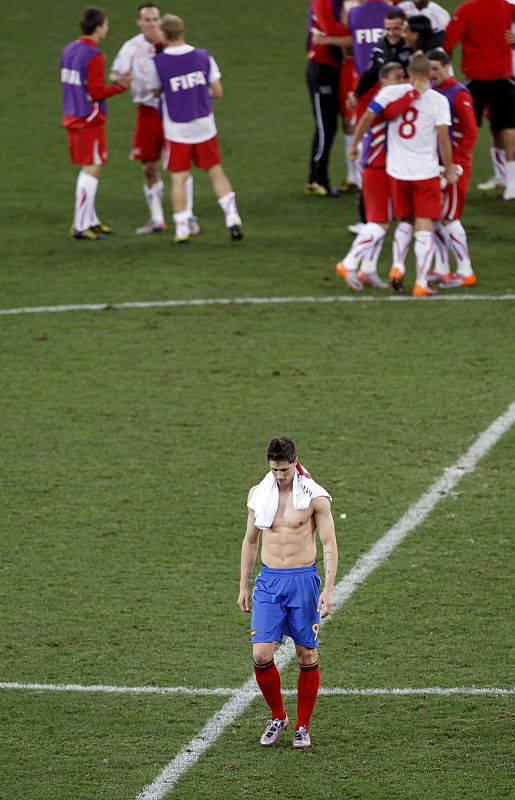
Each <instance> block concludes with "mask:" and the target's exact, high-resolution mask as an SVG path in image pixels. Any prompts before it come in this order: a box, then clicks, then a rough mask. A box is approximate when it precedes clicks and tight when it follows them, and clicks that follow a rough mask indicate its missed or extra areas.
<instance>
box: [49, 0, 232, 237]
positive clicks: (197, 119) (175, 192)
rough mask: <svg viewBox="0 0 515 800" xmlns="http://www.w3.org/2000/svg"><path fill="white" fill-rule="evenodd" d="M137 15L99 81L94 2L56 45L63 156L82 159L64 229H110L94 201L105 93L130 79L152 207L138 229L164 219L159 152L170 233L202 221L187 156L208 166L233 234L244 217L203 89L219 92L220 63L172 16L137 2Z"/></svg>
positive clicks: (194, 230)
mask: <svg viewBox="0 0 515 800" xmlns="http://www.w3.org/2000/svg"><path fill="white" fill-rule="evenodd" d="M136 22H137V25H138V27H139V29H140V33H139V34H138V35H136V36H134V37H133V38H131V39H130V40H129V41H127V42H126V43H125V44H124V45H123V46H122V48H121V49H120V51H119V53H118V55H117V56H116V58H115V60H114V63H113V65H112V69H111V73H110V78H111V80H112V81H113V83H112V84H111V85H106V84H105V79H104V56H103V54H102V53H101V51H100V50H99V43H100V42H101V41H102V40H103V39H104V38H105V37H106V35H107V32H108V29H109V22H108V18H107V14H106V12H105V11H103V10H102V9H100V8H97V7H95V6H90V7H88V8H86V9H85V10H84V12H83V14H82V17H81V20H80V27H81V31H82V36H80V37H79V38H78V39H76V40H75V41H73V42H71V43H70V44H69V45H67V47H65V49H64V51H63V53H62V55H61V62H60V68H61V71H60V75H61V85H62V92H63V123H64V127H65V128H66V130H67V135H68V149H69V153H70V158H71V161H72V163H73V164H76V165H78V166H80V167H81V169H80V172H79V175H78V178H77V184H76V192H75V214H74V220H73V224H72V227H71V236H72V237H73V238H74V239H79V240H90V241H96V240H100V239H104V238H105V237H106V236H107V235H108V234H109V233H111V227H110V226H109V225H107V224H106V223H104V222H102V220H101V219H100V218H99V217H98V215H97V213H96V209H95V198H96V192H97V187H98V182H99V179H100V175H101V168H102V165H103V164H104V163H105V162H106V160H107V150H106V135H105V123H106V103H105V101H106V99H107V98H108V97H111V96H113V95H115V94H120V93H121V92H124V91H125V90H126V89H128V88H129V86H130V87H131V91H132V98H133V101H134V103H135V104H136V108H137V111H136V124H135V129H134V137H133V143H132V152H131V158H133V159H136V160H139V161H141V164H142V167H143V174H144V186H143V191H144V194H145V200H146V203H147V206H148V210H149V213H150V218H149V220H148V222H147V223H145V225H143V226H142V227H140V228H138V229H137V230H136V233H137V234H140V235H142V234H152V233H158V232H160V231H163V230H165V229H166V228H167V225H166V222H165V218H164V212H163V193H164V186H163V181H162V180H161V177H160V168H159V164H160V160H161V157H162V156H163V167H164V169H165V170H167V171H169V172H170V173H171V200H172V208H173V211H174V214H173V219H174V223H175V237H174V241H175V242H177V243H181V244H183V243H187V242H188V241H189V239H190V236H194V235H196V234H198V233H199V230H200V229H199V225H198V220H197V218H196V217H195V215H194V213H193V179H192V177H191V173H190V166H191V162H192V161H193V162H194V163H195V165H196V166H197V167H199V168H201V169H205V170H206V171H207V173H208V175H209V178H210V180H211V183H212V186H213V190H214V193H215V195H216V197H217V199H218V204H219V206H220V208H221V210H222V212H223V214H224V218H225V225H226V227H227V228H228V230H229V234H230V238H231V240H233V241H240V240H241V239H242V238H243V231H242V221H241V217H240V215H239V212H238V208H237V205H236V198H235V194H234V192H233V190H232V186H231V184H230V182H229V180H228V178H227V176H226V174H225V172H224V170H223V168H222V163H221V162H222V160H221V156H220V151H219V147H218V138H217V130H216V125H215V119H214V115H213V112H212V107H211V99H212V98H220V97H222V95H223V89H222V84H221V81H220V78H221V73H220V70H219V68H218V66H217V64H216V62H215V60H214V58H213V57H212V56H211V55H210V54H209V53H208V51H207V50H202V49H200V48H194V47H191V46H190V45H188V44H187V43H186V42H185V39H184V23H183V21H182V19H181V18H180V17H177V16H175V15H172V14H166V15H164V16H163V17H162V18H161V12H160V9H159V7H158V6H156V5H155V4H154V3H143V4H142V5H140V6H139V7H138V10H137V18H136Z"/></svg>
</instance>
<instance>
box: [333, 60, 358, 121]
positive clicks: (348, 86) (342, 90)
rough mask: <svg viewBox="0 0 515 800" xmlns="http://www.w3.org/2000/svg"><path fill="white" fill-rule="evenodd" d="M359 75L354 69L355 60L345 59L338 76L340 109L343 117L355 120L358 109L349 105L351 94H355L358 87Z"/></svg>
mask: <svg viewBox="0 0 515 800" xmlns="http://www.w3.org/2000/svg"><path fill="white" fill-rule="evenodd" d="M358 81H359V75H358V73H357V72H356V70H355V69H354V59H353V58H345V61H344V62H343V66H342V67H341V69H340V74H339V76H338V108H339V111H340V114H341V116H342V117H346V118H347V119H351V120H353V119H354V117H355V116H356V109H355V108H350V107H349V104H348V97H349V92H353V91H354V90H355V89H356V86H357V85H358Z"/></svg>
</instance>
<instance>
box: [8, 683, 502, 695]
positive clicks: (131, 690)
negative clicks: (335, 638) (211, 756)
mask: <svg viewBox="0 0 515 800" xmlns="http://www.w3.org/2000/svg"><path fill="white" fill-rule="evenodd" d="M0 689H19V690H25V691H30V692H35V691H36V692H79V693H82V694H160V695H189V696H191V695H194V696H197V697H228V696H231V695H233V694H236V692H240V691H241V689H235V688H232V689H230V688H223V687H217V688H214V689H208V688H203V687H200V688H192V687H190V686H109V685H107V686H104V685H100V684H81V683H19V682H18V681H0ZM282 693H283V695H287V696H295V695H296V694H297V690H296V689H283V690H282ZM249 694H250V695H252V697H258V696H259V695H260V694H261V692H260V690H259V689H257V688H255V687H254V688H253V689H249ZM318 694H319V695H323V696H325V697H335V696H338V697H340V696H344V697H345V696H349V697H375V696H377V695H380V696H393V697H404V696H410V695H428V694H434V695H440V696H442V697H449V696H451V695H462V696H464V697H466V696H475V695H494V696H495V695H500V696H507V695H512V694H515V688H509V689H504V688H501V687H499V686H453V687H442V686H426V687H425V688H420V689H419V688H414V687H404V688H400V689H388V688H379V689H372V688H368V689H355V688H346V687H343V686H337V687H334V688H329V687H322V688H321V689H320V690H319V692H318Z"/></svg>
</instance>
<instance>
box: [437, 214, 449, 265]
mask: <svg viewBox="0 0 515 800" xmlns="http://www.w3.org/2000/svg"><path fill="white" fill-rule="evenodd" d="M448 246H449V236H448V234H447V228H446V226H445V225H442V223H441V222H440V221H439V220H438V222H435V270H434V271H435V273H436V274H437V275H447V274H448V273H449V250H448Z"/></svg>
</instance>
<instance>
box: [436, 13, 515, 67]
mask: <svg viewBox="0 0 515 800" xmlns="http://www.w3.org/2000/svg"><path fill="white" fill-rule="evenodd" d="M514 19H515V6H512V5H510V4H509V3H508V2H507V1H506V0H467V2H465V3H462V5H460V6H458V8H457V9H456V11H455V12H454V14H453V15H452V18H451V21H450V22H449V25H448V27H447V30H446V34H445V41H444V43H443V47H444V49H445V50H447V52H448V53H450V52H451V50H453V48H454V47H455V46H456V44H457V43H458V42H461V46H462V50H463V52H462V59H461V69H462V70H463V73H464V74H465V75H466V76H467V78H469V79H471V80H480V81H495V80H499V79H500V78H511V76H512V61H511V45H509V44H508V43H507V42H506V40H505V38H504V36H505V34H506V31H508V30H509V29H510V28H511V23H512V21H513V20H514Z"/></svg>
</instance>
